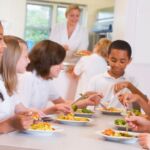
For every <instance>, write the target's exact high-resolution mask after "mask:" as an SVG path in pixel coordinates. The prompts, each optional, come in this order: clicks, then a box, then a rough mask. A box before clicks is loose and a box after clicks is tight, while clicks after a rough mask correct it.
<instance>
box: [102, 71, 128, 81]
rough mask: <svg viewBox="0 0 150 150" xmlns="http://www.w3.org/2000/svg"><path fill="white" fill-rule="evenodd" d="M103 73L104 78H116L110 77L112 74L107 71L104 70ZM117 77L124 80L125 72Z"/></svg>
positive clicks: (125, 77)
mask: <svg viewBox="0 0 150 150" xmlns="http://www.w3.org/2000/svg"><path fill="white" fill-rule="evenodd" d="M103 75H104V77H105V78H109V79H116V78H114V77H112V76H111V75H110V74H109V73H108V71H106V72H105V73H104V74H103ZM117 79H124V80H125V79H127V74H126V73H124V74H123V75H122V76H121V77H119V78H117Z"/></svg>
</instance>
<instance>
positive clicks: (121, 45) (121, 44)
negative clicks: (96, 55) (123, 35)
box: [108, 40, 132, 58]
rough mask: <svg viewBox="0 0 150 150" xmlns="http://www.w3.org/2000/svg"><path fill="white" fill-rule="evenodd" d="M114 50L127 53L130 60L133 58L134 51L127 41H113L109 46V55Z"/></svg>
mask: <svg viewBox="0 0 150 150" xmlns="http://www.w3.org/2000/svg"><path fill="white" fill-rule="evenodd" d="M112 49H118V50H123V51H127V53H128V56H129V58H131V55H132V49H131V46H130V44H129V43H128V42H126V41H123V40H116V41H113V42H112V43H111V44H110V46H109V49H108V55H109V54H110V53H111V51H112Z"/></svg>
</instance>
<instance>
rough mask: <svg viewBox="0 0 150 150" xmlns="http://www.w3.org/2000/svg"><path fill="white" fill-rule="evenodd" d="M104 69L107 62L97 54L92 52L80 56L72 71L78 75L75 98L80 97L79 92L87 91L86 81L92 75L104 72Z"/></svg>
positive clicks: (87, 81)
mask: <svg viewBox="0 0 150 150" xmlns="http://www.w3.org/2000/svg"><path fill="white" fill-rule="evenodd" d="M106 70H107V63H106V61H105V59H104V58H103V57H101V56H99V55H98V54H96V53H94V54H92V55H90V56H84V57H81V59H80V60H79V61H78V62H77V64H76V66H75V68H74V73H75V74H76V75H78V76H80V77H79V81H78V86H77V90H76V96H75V99H78V98H79V97H80V93H84V92H85V91H87V86H88V83H89V81H90V79H91V78H92V77H93V76H95V75H97V74H100V73H104V72H105V71H106Z"/></svg>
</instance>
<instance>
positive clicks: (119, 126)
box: [115, 124, 131, 131]
mask: <svg viewBox="0 0 150 150" xmlns="http://www.w3.org/2000/svg"><path fill="white" fill-rule="evenodd" d="M115 127H116V128H117V129H119V130H126V125H116V124H115ZM128 130H129V131H131V128H130V127H128Z"/></svg>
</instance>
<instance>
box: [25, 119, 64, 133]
mask: <svg viewBox="0 0 150 150" xmlns="http://www.w3.org/2000/svg"><path fill="white" fill-rule="evenodd" d="M62 131H63V129H61V128H59V127H58V126H53V125H51V124H50V123H48V122H37V123H34V124H32V125H31V127H30V128H29V129H26V130H24V131H23V132H24V133H27V134H32V135H42V136H51V135H52V134H54V133H57V132H62Z"/></svg>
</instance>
